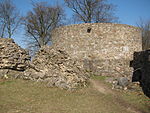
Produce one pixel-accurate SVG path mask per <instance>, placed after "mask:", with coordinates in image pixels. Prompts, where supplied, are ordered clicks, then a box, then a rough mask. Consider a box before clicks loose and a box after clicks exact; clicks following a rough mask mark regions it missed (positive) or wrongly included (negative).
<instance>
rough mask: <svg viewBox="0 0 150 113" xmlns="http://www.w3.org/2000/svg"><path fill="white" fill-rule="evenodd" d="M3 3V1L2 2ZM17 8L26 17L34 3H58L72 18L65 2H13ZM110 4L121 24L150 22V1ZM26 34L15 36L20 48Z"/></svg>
mask: <svg viewBox="0 0 150 113" xmlns="http://www.w3.org/2000/svg"><path fill="white" fill-rule="evenodd" d="M0 1H1V0H0ZM12 1H13V2H14V4H15V5H16V7H17V8H18V9H19V11H20V13H21V15H23V16H25V15H26V13H27V12H28V11H30V10H32V5H31V3H32V2H48V3H49V4H51V5H55V4H56V3H58V4H62V6H63V7H64V8H65V9H66V10H65V11H66V14H67V16H68V17H71V15H72V12H71V11H70V9H69V8H67V7H65V5H64V1H63V0H12ZM108 2H109V3H112V4H114V5H116V6H117V7H116V11H115V15H116V16H117V17H119V21H120V23H121V24H128V25H133V26H136V25H137V23H138V22H139V21H140V18H142V19H143V20H145V21H147V20H150V0H108ZM23 35H24V32H23V31H19V33H16V35H15V36H14V37H15V38H14V40H15V42H17V43H18V44H19V45H20V46H22V47H25V46H24V44H23V41H22V39H23V38H24V36H23Z"/></svg>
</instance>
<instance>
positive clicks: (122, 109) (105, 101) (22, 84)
mask: <svg viewBox="0 0 150 113" xmlns="http://www.w3.org/2000/svg"><path fill="white" fill-rule="evenodd" d="M98 78H99V77H98ZM101 79H102V78H100V80H101ZM118 95H119V94H118ZM125 97H126V99H127V102H128V101H129V100H130V99H128V96H124V95H123V96H122V98H123V99H124V98H125ZM133 97H134V96H133ZM133 97H132V101H135V103H134V104H135V105H139V104H136V102H137V100H136V98H137V97H135V98H133ZM115 98H116V97H115ZM115 98H114V96H113V95H111V94H108V95H105V94H102V93H100V92H98V91H97V90H95V89H94V88H93V87H92V86H89V87H87V88H82V89H79V90H76V91H66V90H60V89H58V88H48V87H46V85H45V84H43V83H37V82H32V81H23V80H4V81H3V80H2V81H0V113H130V111H128V110H127V109H126V106H122V105H120V103H119V102H118V101H117V100H116V99H115ZM139 98H140V97H139ZM141 98H143V97H141ZM137 99H138V98H137ZM138 101H139V100H138ZM140 104H141V106H145V105H146V104H144V103H140ZM146 107H147V106H145V107H143V109H147V108H146ZM141 109H142V107H141ZM145 111H146V112H147V111H148V110H145Z"/></svg>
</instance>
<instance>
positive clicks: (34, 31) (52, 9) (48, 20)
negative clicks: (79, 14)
mask: <svg viewBox="0 0 150 113" xmlns="http://www.w3.org/2000/svg"><path fill="white" fill-rule="evenodd" d="M63 17H64V12H63V9H62V8H61V7H60V6H49V5H47V3H46V2H40V3H34V4H33V10H32V11H29V12H28V14H27V16H26V17H24V25H25V30H26V35H27V37H28V39H27V44H28V47H29V48H33V49H39V48H41V47H42V46H44V45H47V44H48V43H49V42H50V41H51V31H52V30H53V29H54V28H56V27H58V26H60V25H61V23H62V20H63Z"/></svg>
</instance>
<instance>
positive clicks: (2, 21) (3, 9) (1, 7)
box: [0, 0, 21, 38]
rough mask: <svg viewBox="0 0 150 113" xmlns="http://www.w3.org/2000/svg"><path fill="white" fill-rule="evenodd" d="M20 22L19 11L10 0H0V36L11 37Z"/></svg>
mask: <svg viewBox="0 0 150 113" xmlns="http://www.w3.org/2000/svg"><path fill="white" fill-rule="evenodd" d="M20 22H21V19H20V16H19V12H18V11H17V9H16V7H15V5H14V4H13V3H12V1H11V0H2V1H1V2H0V25H1V26H0V29H1V30H0V33H1V34H0V36H1V37H6V36H7V37H9V38H11V37H12V35H13V34H14V32H15V31H16V29H17V27H18V26H19V24H20Z"/></svg>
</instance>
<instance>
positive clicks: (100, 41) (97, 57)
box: [52, 23, 142, 76]
mask: <svg viewBox="0 0 150 113" xmlns="http://www.w3.org/2000/svg"><path fill="white" fill-rule="evenodd" d="M141 39H142V38H141V30H140V29H139V28H137V27H133V26H129V25H123V24H112V23H92V24H90V23H86V24H79V25H71V26H64V27H59V28H57V29H55V30H54V31H53V33H52V42H53V44H54V45H55V46H57V47H58V48H62V49H64V50H65V51H66V52H67V53H69V55H70V56H71V57H72V58H74V59H76V60H79V61H81V62H82V64H83V66H84V68H85V69H86V70H88V71H91V72H93V74H96V75H108V76H117V75H119V76H120V75H121V76H122V75H124V76H125V75H127V76H129V75H131V72H132V69H131V68H129V62H130V60H132V59H133V58H132V57H133V53H134V51H141V50H142V41H141Z"/></svg>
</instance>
